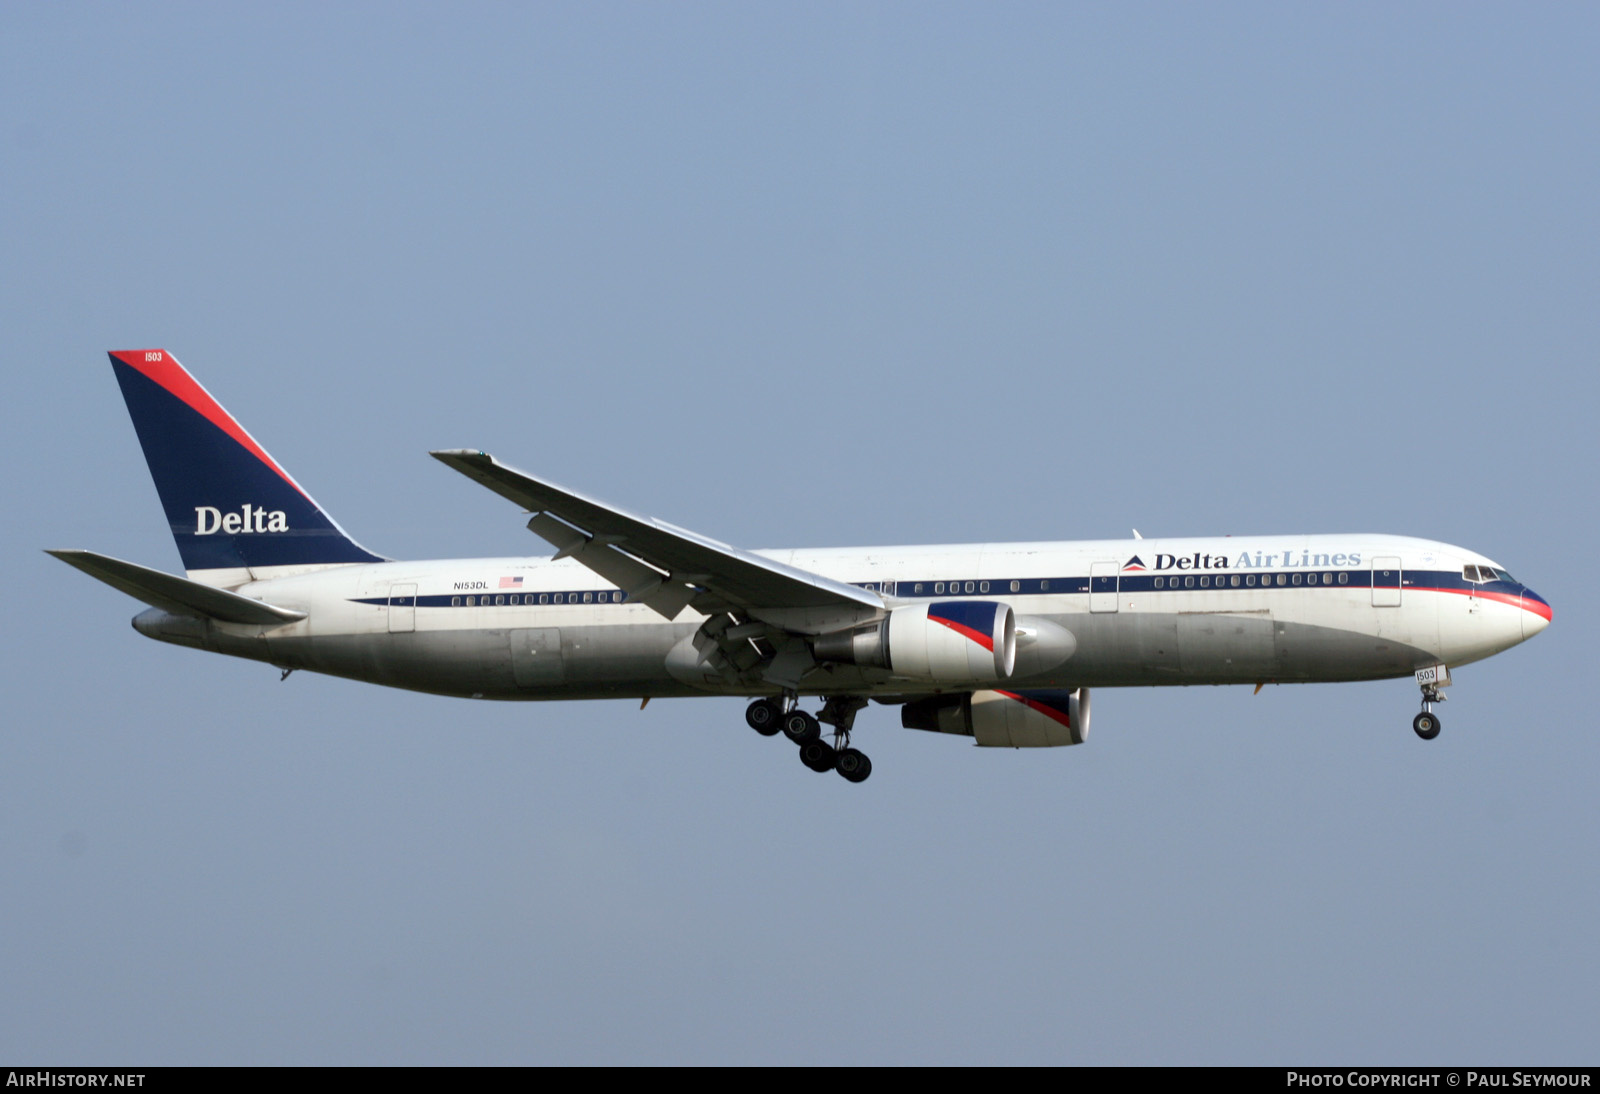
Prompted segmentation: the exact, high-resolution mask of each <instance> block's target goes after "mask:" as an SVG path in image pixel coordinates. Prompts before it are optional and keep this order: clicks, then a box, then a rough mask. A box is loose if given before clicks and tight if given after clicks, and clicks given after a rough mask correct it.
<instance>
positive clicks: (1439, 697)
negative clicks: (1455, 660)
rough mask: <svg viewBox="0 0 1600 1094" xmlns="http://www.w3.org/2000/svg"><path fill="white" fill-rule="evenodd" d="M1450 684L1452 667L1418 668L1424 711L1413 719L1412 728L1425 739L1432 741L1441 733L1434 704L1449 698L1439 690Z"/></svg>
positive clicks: (1418, 683)
mask: <svg viewBox="0 0 1600 1094" xmlns="http://www.w3.org/2000/svg"><path fill="white" fill-rule="evenodd" d="M1449 684H1450V669H1449V668H1448V667H1446V666H1444V665H1434V666H1433V667H1431V668H1426V669H1418V670H1417V686H1418V687H1420V688H1421V689H1422V713H1421V714H1419V715H1417V716H1416V717H1415V718H1413V719H1412V720H1411V728H1412V729H1413V730H1414V731H1415V732H1416V734H1417V736H1418V737H1421V738H1422V739H1423V740H1424V741H1431V740H1433V739H1434V738H1435V737H1437V736H1438V735H1439V728H1440V726H1439V716H1438V715H1437V714H1435V713H1434V712H1433V704H1435V703H1442V702H1444V701H1445V700H1446V699H1447V698H1449V696H1447V695H1445V694H1444V692H1442V691H1440V690H1439V689H1440V688H1443V687H1448V686H1449Z"/></svg>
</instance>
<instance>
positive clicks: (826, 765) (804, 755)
mask: <svg viewBox="0 0 1600 1094" xmlns="http://www.w3.org/2000/svg"><path fill="white" fill-rule="evenodd" d="M838 758H839V754H838V753H837V752H835V751H834V750H833V746H832V745H830V744H829V743H828V742H827V741H820V740H819V741H807V742H806V743H805V744H803V745H801V746H800V762H801V763H803V764H805V765H806V766H807V767H809V768H810V769H811V770H813V771H815V772H817V773H818V774H821V773H822V772H824V771H832V770H833V766H834V764H835V763H836V762H837V761H838Z"/></svg>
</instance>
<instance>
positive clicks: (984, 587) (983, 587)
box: [978, 581, 989, 593]
mask: <svg viewBox="0 0 1600 1094" xmlns="http://www.w3.org/2000/svg"><path fill="white" fill-rule="evenodd" d="M978 591H979V592H980V593H986V592H988V591H989V583H988V582H987V581H982V582H979V583H978Z"/></svg>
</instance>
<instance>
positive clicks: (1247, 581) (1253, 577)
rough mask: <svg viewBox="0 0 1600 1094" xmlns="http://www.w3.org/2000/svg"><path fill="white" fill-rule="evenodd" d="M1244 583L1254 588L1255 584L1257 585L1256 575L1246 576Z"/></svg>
mask: <svg viewBox="0 0 1600 1094" xmlns="http://www.w3.org/2000/svg"><path fill="white" fill-rule="evenodd" d="M1244 583H1245V584H1246V585H1249V586H1254V585H1255V583H1256V575H1255V574H1245V575H1244Z"/></svg>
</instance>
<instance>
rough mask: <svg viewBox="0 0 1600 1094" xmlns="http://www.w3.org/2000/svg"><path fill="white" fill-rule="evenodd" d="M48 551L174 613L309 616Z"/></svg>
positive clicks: (272, 620) (228, 619) (255, 619)
mask: <svg viewBox="0 0 1600 1094" xmlns="http://www.w3.org/2000/svg"><path fill="white" fill-rule="evenodd" d="M45 554H48V555H54V556H55V557H56V558H59V559H60V560H61V561H62V562H65V563H66V564H67V565H68V566H76V567H77V568H78V569H80V570H82V571H83V572H84V573H86V574H88V575H89V576H90V577H93V578H98V579H99V580H101V581H104V582H105V583H106V584H107V585H110V586H111V587H112V588H113V589H118V590H120V591H122V592H125V593H127V594H128V595H129V596H131V597H134V598H135V599H137V600H142V601H144V602H145V603H146V604H149V605H150V606H151V607H153V608H160V609H162V610H163V611H169V612H172V613H173V614H174V615H192V616H199V617H200V618H202V619H218V620H221V621H222V622H224V623H259V624H262V625H264V626H276V625H279V624H282V623H293V622H294V621H295V620H297V619H304V618H305V617H306V613H305V612H297V611H294V610H292V609H290V608H278V607H274V606H273V605H271V604H267V603H264V602H262V601H260V600H251V599H250V598H249V597H247V596H240V595H239V594H238V593H230V592H228V591H227V590H226V589H217V588H214V587H212V586H210V585H202V584H201V583H200V582H198V581H190V580H189V579H188V578H184V577H177V576H175V575H173V574H166V573H162V572H161V571H160V570H152V569H150V568H149V567H147V566H140V565H138V564H137V563H133V562H124V561H123V560H122V559H120V558H111V557H110V556H109V555H100V554H96V553H95V552H93V551H46V552H45Z"/></svg>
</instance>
